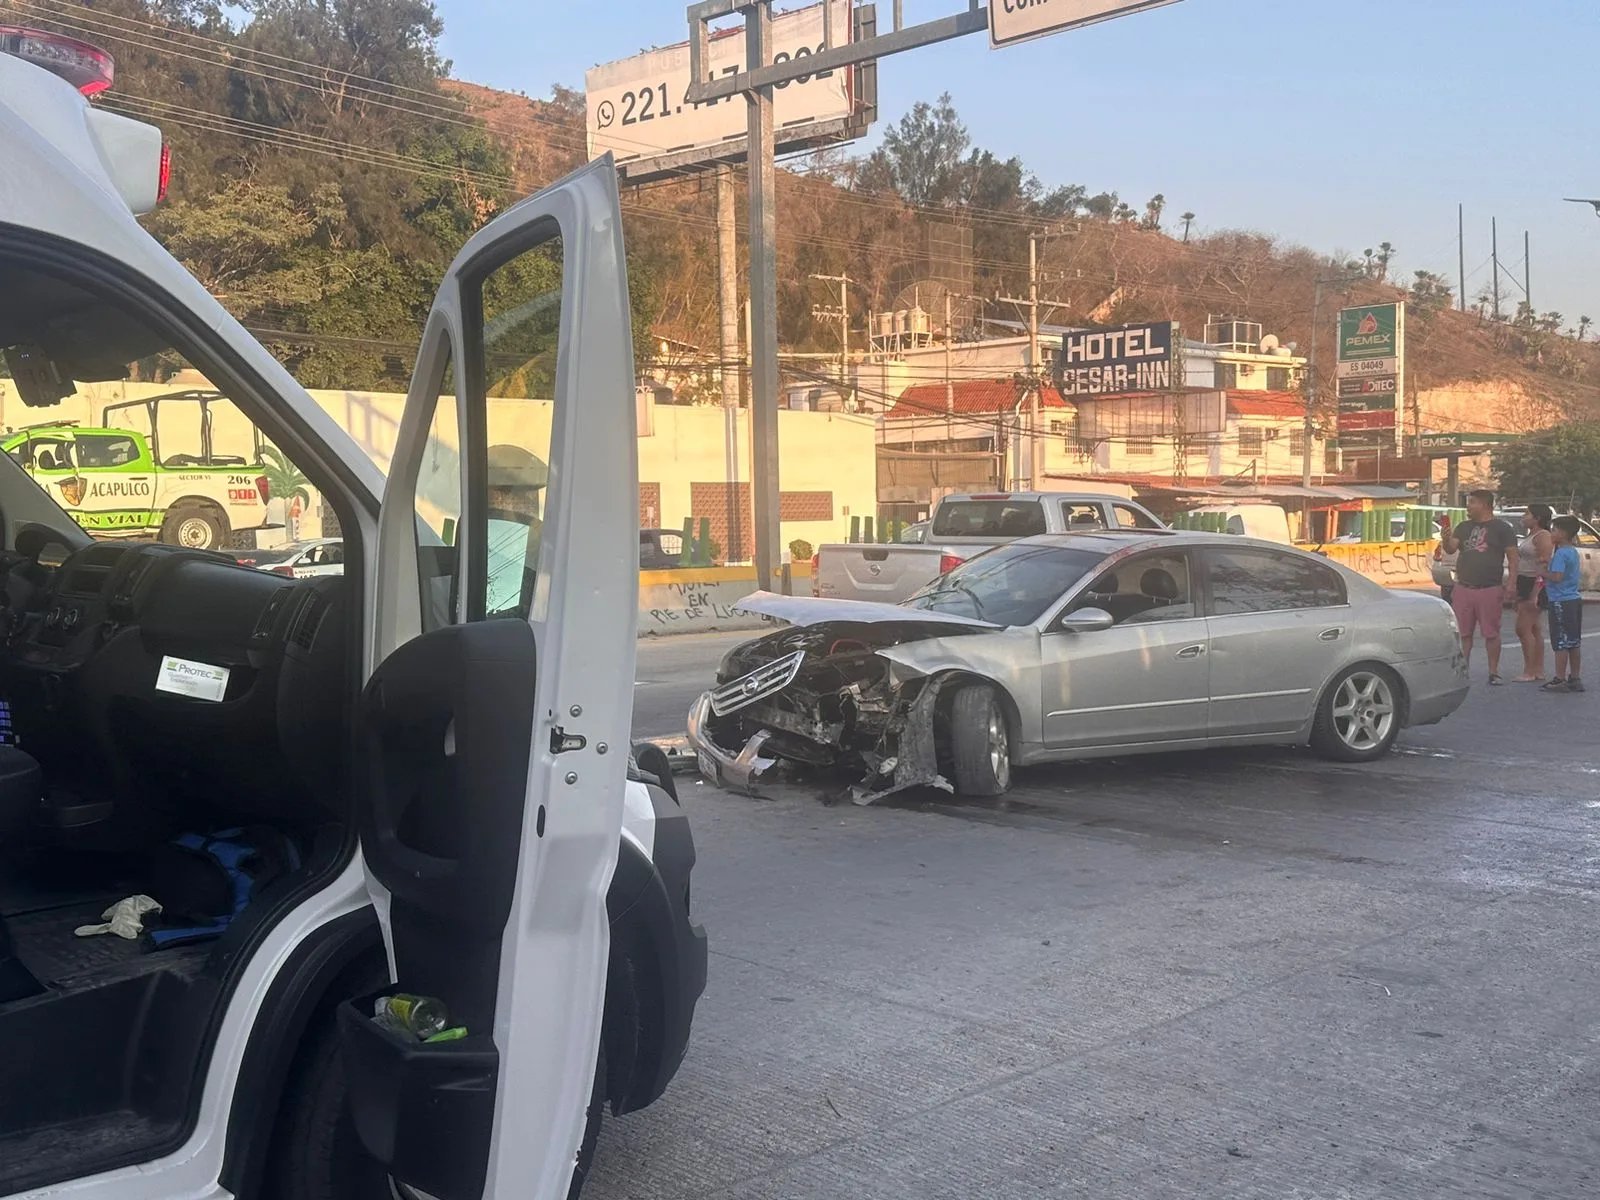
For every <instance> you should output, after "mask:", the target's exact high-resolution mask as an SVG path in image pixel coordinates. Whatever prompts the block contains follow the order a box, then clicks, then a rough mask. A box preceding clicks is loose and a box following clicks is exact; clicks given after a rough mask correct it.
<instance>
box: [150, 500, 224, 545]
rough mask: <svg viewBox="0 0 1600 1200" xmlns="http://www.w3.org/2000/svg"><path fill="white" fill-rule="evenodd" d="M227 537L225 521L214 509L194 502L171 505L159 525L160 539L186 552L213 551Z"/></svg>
mask: <svg viewBox="0 0 1600 1200" xmlns="http://www.w3.org/2000/svg"><path fill="white" fill-rule="evenodd" d="M227 534H228V530H227V522H226V520H225V519H224V518H222V517H220V516H219V515H218V514H217V513H216V511H215V510H214V509H211V508H208V507H207V506H206V505H203V504H197V503H194V502H193V501H180V502H179V503H177V504H175V505H173V506H172V508H171V509H170V510H169V511H168V513H167V519H166V520H165V521H163V522H161V540H162V541H163V542H165V543H166V544H167V545H169V546H182V547H183V548H184V549H185V550H215V549H217V548H218V547H220V546H221V545H222V539H223V538H225V537H226V536H227Z"/></svg>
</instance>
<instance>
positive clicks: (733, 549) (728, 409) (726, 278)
mask: <svg viewBox="0 0 1600 1200" xmlns="http://www.w3.org/2000/svg"><path fill="white" fill-rule="evenodd" d="M734 202H735V197H734V188H733V168H732V167H719V168H718V169H717V309H718V316H719V318H720V320H719V324H720V326H721V338H720V341H721V349H720V350H719V352H718V357H719V358H720V359H721V360H722V368H721V370H722V445H723V477H724V478H725V479H727V481H728V486H729V490H730V491H731V492H732V494H733V500H732V502H731V503H730V504H729V505H728V546H727V550H726V554H727V556H728V558H729V559H730V560H731V561H738V560H739V559H742V558H743V557H744V529H743V528H741V526H742V524H743V517H744V506H743V505H742V504H740V503H739V475H740V474H741V471H740V468H741V466H742V465H743V464H742V463H741V462H740V459H741V458H742V457H743V456H742V454H741V452H740V450H739V433H740V425H741V424H742V423H743V418H742V417H741V416H740V413H739V393H740V392H741V391H742V390H743V388H744V354H743V351H742V350H741V349H740V344H739V233H738V228H737V225H736V223H735V220H734V211H733V208H734ZM736 363H737V365H735V364H736Z"/></svg>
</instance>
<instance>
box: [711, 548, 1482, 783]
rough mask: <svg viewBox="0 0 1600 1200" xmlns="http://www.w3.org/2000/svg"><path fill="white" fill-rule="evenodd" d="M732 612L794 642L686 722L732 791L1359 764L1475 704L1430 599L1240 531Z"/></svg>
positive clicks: (765, 648)
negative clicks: (795, 769)
mask: <svg viewBox="0 0 1600 1200" xmlns="http://www.w3.org/2000/svg"><path fill="white" fill-rule="evenodd" d="M739 607H740V608H741V609H743V610H745V611H747V612H752V613H761V614H763V615H766V616H770V617H773V618H776V619H778V620H781V621H785V622H788V625H787V627H785V628H782V629H779V630H777V631H776V632H774V633H770V634H768V635H766V636H765V637H761V638H758V639H756V640H754V641H751V642H747V643H745V644H743V645H741V646H738V647H736V648H735V649H734V650H733V651H731V652H730V653H729V654H728V655H727V657H726V658H725V659H724V660H723V662H722V665H721V667H720V669H719V670H718V673H717V682H716V686H715V687H713V688H712V689H711V690H710V691H708V692H706V693H705V694H704V695H702V696H701V697H700V698H699V699H698V700H697V701H696V702H695V704H694V707H693V709H692V710H691V712H690V714H689V723H688V735H689V741H690V743H691V745H693V747H694V748H695V750H696V752H697V754H698V757H699V764H700V770H701V773H702V774H703V775H704V776H705V778H706V779H707V780H708V781H710V782H713V783H717V784H721V785H723V786H726V787H731V788H735V789H739V790H753V789H754V788H755V786H756V784H757V783H758V781H759V780H760V779H761V778H762V777H763V776H764V775H765V774H767V773H768V772H770V771H772V770H773V769H774V768H775V767H776V766H777V764H779V763H789V764H794V765H799V766H810V767H815V768H841V767H842V768H847V769H851V770H854V771H856V772H857V782H856V784H855V785H854V787H853V789H852V795H853V797H854V798H855V800H856V801H857V802H858V803H863V804H865V803H870V802H871V801H873V800H875V799H877V798H879V797H880V796H884V795H887V794H888V793H890V792H894V791H898V790H900V789H903V788H910V787H918V786H931V787H937V788H943V789H945V790H949V791H954V792H956V793H958V794H961V795H964V796H994V795H999V794H1000V793H1003V792H1005V791H1006V790H1007V789H1008V788H1009V787H1010V784H1011V770H1012V767H1013V766H1014V765H1018V766H1026V765H1029V764H1033V763H1040V762H1052V761H1061V760H1066V759H1075V758H1091V757H1103V756H1111V755H1122V754H1131V753H1143V752H1151V751H1164V750H1181V749H1191V748H1197V747H1203V746H1239V745H1260V744H1275V743H1283V744H1292V743H1309V744H1310V745H1311V747H1312V748H1313V749H1314V750H1315V751H1317V752H1318V753H1319V754H1321V755H1323V756H1325V757H1328V758H1333V759H1338V760H1342V761H1346V762H1367V761H1371V760H1373V759H1376V758H1379V757H1382V756H1383V755H1384V754H1386V753H1388V751H1389V749H1390V747H1391V746H1392V745H1393V744H1394V740H1395V737H1396V735H1397V734H1398V733H1399V731H1400V730H1401V728H1403V727H1404V726H1407V725H1421V724H1430V723H1433V722H1436V721H1439V720H1442V719H1443V718H1444V717H1446V716H1448V715H1449V714H1450V713H1452V712H1454V711H1455V710H1456V708H1458V707H1459V706H1460V704H1461V702H1462V700H1463V699H1465V697H1466V691H1467V679H1466V660H1465V657H1464V656H1463V654H1462V652H1461V644H1460V639H1459V637H1458V635H1457V633H1456V626H1455V620H1454V617H1453V615H1452V614H1451V612H1450V609H1449V607H1448V606H1446V605H1444V604H1443V603H1441V602H1440V601H1439V600H1437V599H1436V598H1434V597H1432V596H1425V595H1419V594H1416V593H1409V592H1391V591H1389V590H1387V589H1385V588H1383V587H1380V586H1379V585H1377V584H1375V583H1372V582H1371V581H1370V580H1368V579H1366V578H1364V577H1363V576H1361V575H1358V574H1356V573H1355V572H1353V571H1350V570H1347V569H1346V568H1344V567H1341V566H1339V565H1338V564H1336V563H1332V562H1329V561H1328V560H1327V559H1325V558H1322V557H1319V556H1316V555H1312V554H1308V553H1305V552H1302V551H1299V550H1294V549H1290V548H1287V547H1284V546H1281V545H1276V544H1273V543H1268V542H1258V541H1255V540H1252V539H1246V538H1240V537H1234V536H1225V535H1211V534H1184V533H1173V532H1171V531H1165V530H1163V531H1127V532H1108V533H1098V534H1077V535H1060V534H1056V535H1048V536H1043V537H1033V538H1025V539H1022V540H1020V541H1016V542H1012V543H1009V544H1007V545H1004V546H999V547H996V548H995V549H993V550H990V551H988V552H986V553H984V554H981V555H979V556H977V557H975V558H972V559H969V560H968V561H967V562H965V563H963V564H961V565H960V566H958V567H956V568H955V569H954V570H952V571H950V572H949V573H948V574H946V575H944V576H942V577H940V578H939V579H937V580H936V581H934V582H933V583H931V584H930V585H928V587H926V588H924V589H923V590H922V591H921V592H919V593H918V594H917V595H915V596H913V597H912V598H911V599H909V600H907V601H905V602H904V603H903V604H874V603H868V602H862V601H852V600H827V599H817V598H812V597H799V596H777V595H773V594H770V593H766V592H757V593H756V594H755V595H753V596H750V597H747V598H746V599H745V600H743V601H741V602H740V605H739Z"/></svg>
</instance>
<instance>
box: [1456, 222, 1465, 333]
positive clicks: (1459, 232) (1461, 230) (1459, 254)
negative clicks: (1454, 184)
mask: <svg viewBox="0 0 1600 1200" xmlns="http://www.w3.org/2000/svg"><path fill="white" fill-rule="evenodd" d="M1456 260H1457V262H1456V268H1457V270H1459V271H1460V272H1461V295H1460V297H1459V305H1460V308H1461V311H1462V312H1466V311H1467V207H1466V205H1464V204H1457V205H1456Z"/></svg>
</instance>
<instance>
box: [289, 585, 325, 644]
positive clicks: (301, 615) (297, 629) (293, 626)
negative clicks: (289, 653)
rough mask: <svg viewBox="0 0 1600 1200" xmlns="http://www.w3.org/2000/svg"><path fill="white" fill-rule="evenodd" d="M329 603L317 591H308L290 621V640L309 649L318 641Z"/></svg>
mask: <svg viewBox="0 0 1600 1200" xmlns="http://www.w3.org/2000/svg"><path fill="white" fill-rule="evenodd" d="M327 613H328V605H327V602H326V601H325V600H323V598H322V597H321V596H319V595H318V594H317V593H316V592H306V593H305V595H304V598H303V599H302V600H301V601H300V607H299V608H298V609H297V610H296V611H295V614H294V616H293V617H292V618H291V619H290V622H289V640H290V641H291V642H293V643H294V644H295V645H296V646H303V647H304V648H305V649H307V650H309V649H311V648H312V647H313V646H315V645H316V643H317V631H318V630H320V629H321V628H322V618H323V617H325V616H326V615H327Z"/></svg>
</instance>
